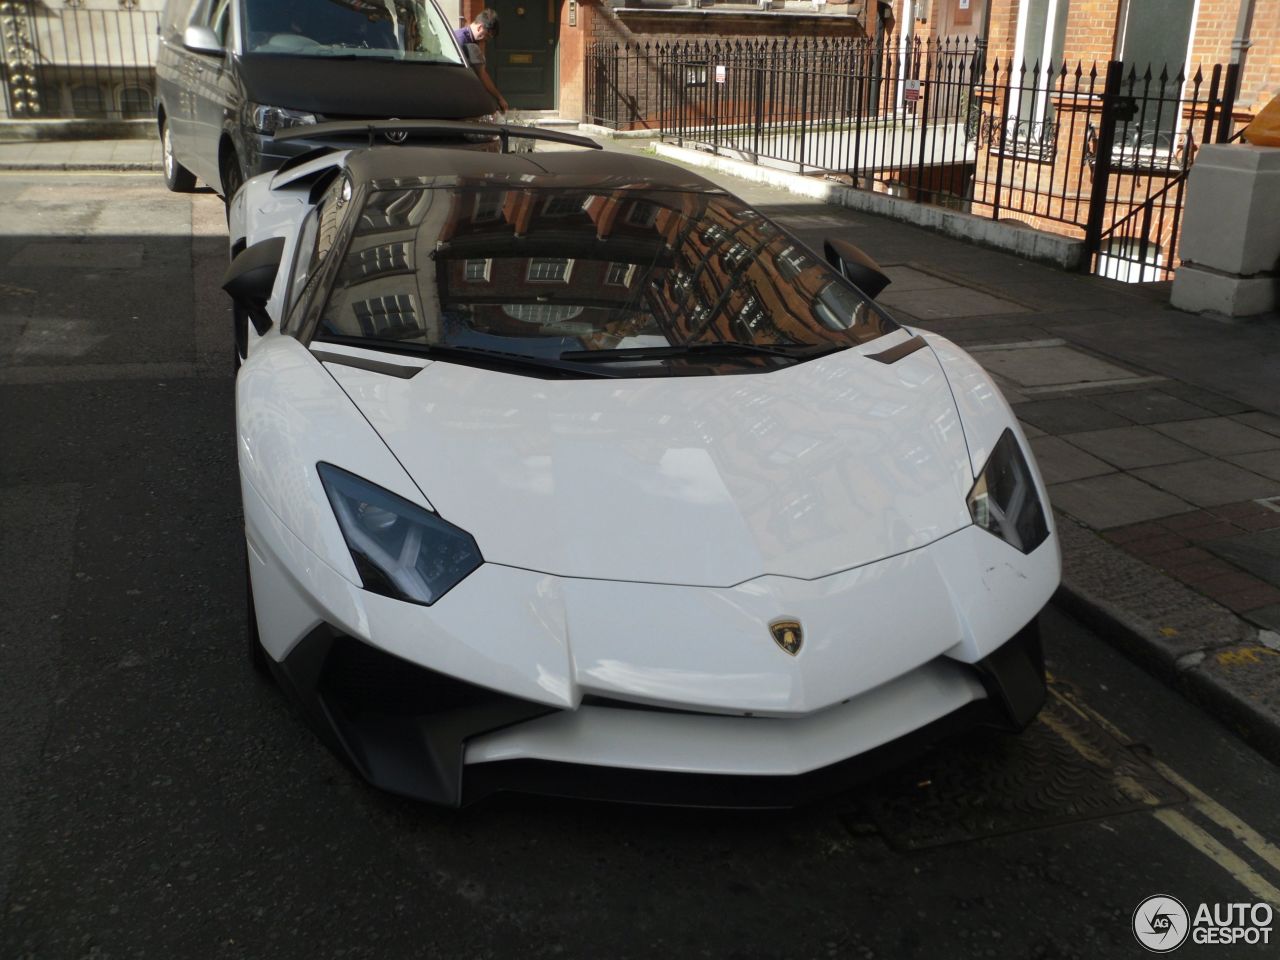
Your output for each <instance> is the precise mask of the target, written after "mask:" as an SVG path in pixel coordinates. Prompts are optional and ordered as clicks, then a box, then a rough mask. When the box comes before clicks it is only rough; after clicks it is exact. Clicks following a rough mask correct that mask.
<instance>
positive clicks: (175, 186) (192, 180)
mask: <svg viewBox="0 0 1280 960" xmlns="http://www.w3.org/2000/svg"><path fill="white" fill-rule="evenodd" d="M160 152H161V153H162V154H163V156H164V185H165V186H166V187H168V188H169V189H170V190H172V191H173V192H174V193H190V192H191V191H192V190H194V189H195V188H196V175H195V174H194V173H192V172H191V171H190V170H188V169H187V168H186V167H184V166H183V165H182V164H180V163H179V162H178V158H177V157H175V156H174V155H173V135H172V134H170V133H169V121H168V120H161V121H160Z"/></svg>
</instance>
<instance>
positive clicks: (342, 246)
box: [226, 122, 1060, 806]
mask: <svg viewBox="0 0 1280 960" xmlns="http://www.w3.org/2000/svg"><path fill="white" fill-rule="evenodd" d="M331 126H332V127H333V129H331V130H330V129H327V128H326V129H323V130H319V131H317V129H316V128H308V132H309V134H310V136H311V137H312V139H315V138H317V137H318V136H319V135H320V134H324V135H326V136H330V137H332V138H334V140H335V142H341V138H342V136H344V135H351V134H352V133H353V132H354V133H356V134H357V135H363V134H362V133H361V131H363V130H364V126H365V125H361V127H360V129H359V130H357V131H352V130H350V129H346V128H344V127H342V125H341V124H334V125H331ZM395 126H399V127H404V126H406V125H405V124H398V125H395ZM410 126H412V128H413V129H412V130H410V132H411V133H415V134H417V133H422V134H423V135H431V134H432V132H433V131H434V130H435V129H436V128H438V127H441V126H442V125H441V124H432V123H430V122H422V123H419V124H416V125H410ZM444 126H447V125H444ZM473 129H475V130H478V131H480V132H481V133H483V132H486V131H488V132H490V133H493V134H495V135H498V136H501V137H502V140H503V146H504V147H505V146H506V137H507V133H508V131H506V130H500V129H499V128H497V127H494V128H489V127H474V128H473ZM377 132H382V131H381V130H380V128H378V127H377V125H372V126H370V131H369V138H370V139H372V137H373V135H374V133H377ZM455 132H456V131H455ZM540 136H541V135H540ZM546 136H547V138H549V139H559V140H568V141H571V142H575V143H581V144H582V145H585V146H595V145H594V144H592V143H591V142H590V141H585V140H581V138H573V137H568V136H565V135H559V136H555V135H546ZM397 139H401V138H400V137H397ZM230 218H231V240H232V252H233V254H235V259H234V261H233V263H232V265H231V267H230V269H229V270H228V275H227V281H226V288H227V290H228V292H229V293H231V295H232V297H233V298H234V299H235V301H236V304H237V308H238V309H237V317H238V318H240V323H241V324H244V326H242V328H241V329H240V330H239V331H238V332H237V343H238V350H239V352H240V354H241V355H242V356H243V364H242V366H241V368H240V371H239V375H238V380H237V384H236V414H237V431H238V448H239V466H240V479H241V489H242V494H243V498H244V517H245V539H246V542H247V548H248V549H247V553H248V570H249V578H248V579H249V584H250V594H249V611H250V613H249V616H250V630H249V633H250V638H249V639H250V644H251V650H252V653H253V656H254V658H255V660H256V661H257V662H258V663H259V664H260V665H261V666H263V667H264V668H269V669H270V671H271V672H272V673H273V674H274V675H275V677H276V678H277V679H278V680H279V681H280V683H281V685H282V686H283V687H284V688H285V689H286V690H287V691H288V692H289V693H290V694H292V695H293V696H294V697H295V698H296V700H297V702H298V703H299V705H300V706H301V708H302V711H303V713H304V715H305V716H306V717H307V718H308V719H309V721H310V722H311V723H312V724H314V726H315V727H316V728H317V729H318V730H319V731H320V732H321V733H322V735H323V736H324V737H325V738H326V740H327V741H328V742H329V743H330V745H331V746H332V747H333V748H334V749H335V750H336V751H337V752H338V753H339V755H341V756H342V757H344V758H345V759H346V760H348V761H349V762H350V763H351V764H352V765H353V766H354V767H355V768H356V769H357V770H358V771H359V772H360V773H361V774H362V775H363V776H365V777H367V778H368V779H369V780H370V781H371V782H373V783H374V784H376V785H378V786H380V787H383V788H385V789H388V790H391V791H394V792H397V793H400V794H405V795H409V796H413V797H419V798H423V799H427V800H431V801H434V802H438V803H444V804H460V803H465V802H468V801H471V800H474V799H477V798H479V797H483V796H485V795H488V794H491V793H493V792H495V791H498V790H524V791H535V792H550V793H563V794H572V795H579V796H583V795H585V796H594V797H605V798H618V799H626V800H637V801H649V802H658V803H692V804H715V805H726V806H752V805H768V806H776V805H788V804H791V803H795V802H798V801H801V800H804V799H806V798H808V797H811V796H814V795H815V794H819V793H823V792H826V791H830V790H833V789H837V788H839V787H840V786H841V785H843V784H846V783H849V782H852V780H853V779H854V778H856V777H860V776H865V775H866V774H867V773H868V772H870V771H874V770H877V769H880V768H883V766H884V765H885V764H887V763H892V762H895V761H896V759H897V758H898V757H899V756H900V755H901V753H902V752H903V751H909V750H914V749H918V748H919V746H920V745H921V744H923V743H926V742H929V741H932V740H936V739H937V738H939V737H940V736H942V735H943V734H944V733H947V732H949V731H951V730H953V729H956V728H960V727H966V726H969V725H972V724H990V725H995V726H1002V727H1006V728H1013V729H1018V728H1021V727H1023V726H1025V725H1026V724H1027V723H1028V722H1030V720H1031V719H1032V718H1033V717H1034V716H1035V714H1036V712H1037V711H1038V710H1039V707H1040V704H1041V702H1042V700H1043V697H1044V690H1045V688H1044V663H1043V658H1042V655H1041V652H1040V642H1039V637H1038V633H1037V629H1036V618H1037V614H1038V613H1039V611H1040V610H1041V608H1042V607H1043V606H1044V605H1045V604H1046V603H1047V602H1048V600H1049V598H1050V596H1051V595H1052V594H1053V592H1054V589H1055V588H1056V587H1057V584H1058V580H1059V574H1060V560H1059V554H1058V545H1057V537H1056V534H1055V532H1054V527H1053V519H1052V513H1051V512H1050V510H1049V509H1048V501H1047V499H1046V496H1045V489H1044V485H1043V482H1042V481H1041V478H1040V476H1039V473H1038V471H1037V468H1036V466H1035V463H1034V461H1033V459H1032V457H1031V453H1030V450H1029V448H1028V446H1027V442H1026V439H1025V438H1024V437H1023V435H1022V432H1021V431H1020V430H1019V428H1018V424H1017V422H1016V420H1015V419H1014V417H1013V416H1012V414H1011V412H1010V410H1009V408H1008V406H1007V404H1006V403H1005V401H1004V399H1003V398H1002V397H1001V395H1000V393H999V391H998V390H997V389H996V387H995V386H994V385H993V384H992V382H991V380H990V378H989V377H988V376H987V375H986V374H985V373H984V372H983V370H982V369H981V368H980V367H979V366H978V365H977V364H976V363H975V362H974V361H973V360H972V359H970V358H969V357H968V356H967V355H966V354H965V353H964V352H963V351H961V350H960V349H958V348H957V347H955V346H954V345H953V344H951V343H949V342H948V341H947V340H945V339H943V338H942V337H939V336H936V335H934V334H930V333H924V332H920V331H916V330H912V329H910V328H907V327H903V326H901V325H899V324H897V323H895V322H894V321H893V320H891V319H890V318H889V317H888V316H887V315H886V314H885V313H884V312H883V311H882V310H881V309H880V308H879V307H877V306H876V304H875V303H874V302H873V301H872V300H871V299H870V297H869V296H868V295H867V294H868V293H870V294H871V295H872V296H874V294H875V292H878V288H879V287H880V286H883V284H884V283H885V282H886V281H885V280H884V278H883V276H882V275H881V274H879V273H878V272H877V271H876V270H875V268H874V266H873V265H872V264H871V263H870V262H869V261H868V260H867V259H866V258H865V257H864V256H863V255H860V253H859V252H858V251H857V250H856V248H854V247H851V246H850V245H848V244H846V243H843V242H841V241H840V240H839V239H838V238H832V239H831V240H830V241H829V242H828V243H827V244H826V253H825V256H824V255H819V254H816V253H815V252H814V251H812V250H810V249H809V248H808V247H806V246H805V245H804V244H803V243H801V242H800V241H798V240H797V239H796V238H795V237H793V236H791V235H789V234H788V233H787V232H786V231H785V230H783V229H782V228H780V227H779V226H778V225H776V224H775V223H773V222H772V221H770V220H769V219H768V218H766V217H764V216H762V215H761V214H760V213H759V212H758V211H756V210H753V209H752V208H751V207H749V206H748V205H746V204H745V203H743V202H742V201H741V200H739V199H737V198H736V197H734V196H732V195H731V194H729V193H726V192H725V191H724V190H723V189H721V188H719V187H717V186H716V185H714V184H712V183H710V182H709V181H707V180H705V179H703V178H701V177H699V176H697V175H695V174H693V173H689V172H687V171H685V170H683V169H680V168H678V167H675V166H671V165H669V164H665V163H662V162H659V161H656V160H651V159H644V158H639V157H630V156H622V155H619V154H617V153H612V152H610V153H599V152H595V151H587V150H562V151H557V152H538V153H520V154H512V153H505V152H504V153H484V152H475V151H467V150H460V149H449V148H433V147H430V146H417V145H415V144H413V143H409V144H407V145H404V146H378V147H370V148H364V147H357V148H353V149H331V150H329V151H328V152H325V151H323V150H321V151H316V152H314V153H311V154H307V155H304V156H303V157H300V158H297V159H295V160H293V161H290V162H289V163H288V164H287V165H286V166H285V167H283V168H281V169H280V170H279V171H277V172H276V173H274V174H264V175H262V176H258V177H255V178H253V179H252V180H250V181H248V182H247V183H246V184H245V185H244V188H243V189H242V190H241V191H240V192H239V194H238V195H237V196H236V197H235V198H234V201H233V204H232V208H231V212H230ZM851 278H852V280H856V281H857V284H858V285H855V283H854V282H851ZM246 321H247V322H246Z"/></svg>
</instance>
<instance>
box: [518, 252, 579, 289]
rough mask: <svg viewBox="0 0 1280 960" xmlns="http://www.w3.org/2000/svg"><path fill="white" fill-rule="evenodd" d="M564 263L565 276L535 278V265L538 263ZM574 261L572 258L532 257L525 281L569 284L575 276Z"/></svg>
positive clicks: (526, 270) (526, 269)
mask: <svg viewBox="0 0 1280 960" xmlns="http://www.w3.org/2000/svg"><path fill="white" fill-rule="evenodd" d="M553 261H554V262H555V263H562V262H563V263H564V276H562V277H554V278H552V277H535V276H534V275H533V269H534V264H536V263H540V262H541V263H549V262H553ZM573 264H574V260H573V258H571V257H530V258H529V264H528V266H527V267H526V268H525V274H524V279H525V282H526V283H568V282H569V278H570V277H572V276H573Z"/></svg>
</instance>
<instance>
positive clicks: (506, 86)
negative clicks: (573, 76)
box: [485, 0, 559, 110]
mask: <svg viewBox="0 0 1280 960" xmlns="http://www.w3.org/2000/svg"><path fill="white" fill-rule="evenodd" d="M490 5H491V6H492V7H493V9H494V10H496V11H497V12H498V24H499V26H498V37H497V39H496V40H490V41H489V42H488V43H487V44H485V46H486V47H487V48H488V49H487V50H486V51H485V59H486V60H487V61H488V68H489V75H490V76H491V77H492V78H493V82H494V83H495V84H497V86H498V89H499V90H501V91H502V95H503V96H504V97H506V98H507V103H509V104H510V105H511V106H512V107H515V108H517V109H520V110H551V109H553V108H554V107H555V105H556V94H555V79H556V20H555V18H556V10H557V8H558V6H559V4H558V3H555V2H554V0H492V2H491V4H490Z"/></svg>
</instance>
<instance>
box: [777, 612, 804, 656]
mask: <svg viewBox="0 0 1280 960" xmlns="http://www.w3.org/2000/svg"><path fill="white" fill-rule="evenodd" d="M769 632H770V633H772V634H773V641H774V643H776V644H777V645H778V646H780V647H781V648H782V649H783V650H785V651H786V652H787V653H789V654H791V656H793V657H794V656H795V655H796V654H797V653H799V652H800V645H801V644H802V643H804V635H803V633H802V632H801V630H800V622H799V621H798V620H775V621H774V622H773V623H771V624H769Z"/></svg>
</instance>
